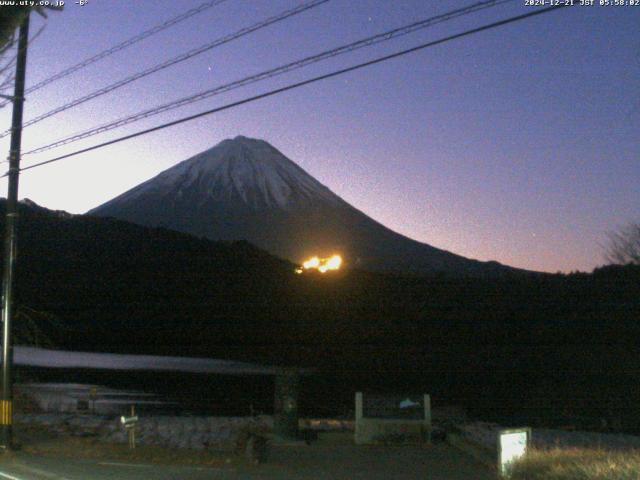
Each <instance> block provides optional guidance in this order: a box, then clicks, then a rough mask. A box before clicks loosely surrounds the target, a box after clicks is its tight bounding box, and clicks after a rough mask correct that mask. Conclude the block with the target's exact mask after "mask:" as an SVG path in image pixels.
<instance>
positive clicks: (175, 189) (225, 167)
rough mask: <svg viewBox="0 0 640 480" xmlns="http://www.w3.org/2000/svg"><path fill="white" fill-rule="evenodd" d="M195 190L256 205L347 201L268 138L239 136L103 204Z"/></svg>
mask: <svg viewBox="0 0 640 480" xmlns="http://www.w3.org/2000/svg"><path fill="white" fill-rule="evenodd" d="M195 192H197V193H198V195H199V196H200V202H199V203H206V202H207V201H217V202H228V201H232V202H240V203H243V204H244V205H245V206H246V207H249V208H251V209H255V210H262V209H272V208H275V209H283V210H287V209H291V208H296V207H300V206H310V205H313V204H314V203H318V202H324V203H328V204H333V205H340V204H341V203H344V202H342V200H341V199H340V197H338V196H337V195H335V194H334V193H332V192H331V191H330V190H329V189H328V188H327V187H325V186H324V185H322V184H321V183H320V182H318V181H317V180H316V179H315V178H313V177H312V176H310V175H309V174H308V173H307V172H305V171H304V170H303V169H302V168H300V167H299V166H298V165H296V164H295V163H293V162H292V161H291V160H289V159H288V158H287V157H285V156H284V155H283V154H282V153H280V152H279V151H278V150H276V149H275V148H273V147H272V146H271V145H269V144H268V143H267V142H265V141H263V140H255V139H251V138H247V137H243V136H238V137H236V138H234V139H233V140H230V139H227V140H224V141H222V142H220V143H219V144H218V145H216V146H215V147H213V148H211V149H209V150H206V151H204V152H202V153H199V154H198V155H196V156H194V157H192V158H190V159H188V160H185V161H184V162H181V163H179V164H178V165H176V166H175V167H173V168H170V169H169V170H165V171H164V172H162V173H161V174H160V175H158V176H157V177H155V178H152V179H151V180H149V181H147V182H144V183H142V184H141V185H139V186H138V187H136V188H134V189H132V190H130V191H129V192H126V193H125V194H124V195H121V196H119V197H117V198H116V199H114V200H112V201H111V202H109V203H108V204H105V205H103V206H104V207H106V206H107V205H118V204H122V203H123V202H131V201H134V200H136V199H137V198H140V197H144V196H146V195H149V194H152V195H163V194H165V193H172V194H175V195H176V200H179V199H180V198H182V197H183V196H185V195H188V196H193V195H194V193H195ZM165 200H166V201H168V200H169V199H168V198H166V199H165Z"/></svg>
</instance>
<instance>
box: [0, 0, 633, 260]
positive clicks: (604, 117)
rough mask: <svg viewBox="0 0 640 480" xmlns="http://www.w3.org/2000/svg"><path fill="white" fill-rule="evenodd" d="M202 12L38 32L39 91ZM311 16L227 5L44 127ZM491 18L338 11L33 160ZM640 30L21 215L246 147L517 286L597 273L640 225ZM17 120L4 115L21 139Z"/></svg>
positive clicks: (475, 40) (159, 5)
mask: <svg viewBox="0 0 640 480" xmlns="http://www.w3.org/2000/svg"><path fill="white" fill-rule="evenodd" d="M203 1H204V0H154V1H148V0H145V1H134V2H132V1H124V0H88V2H87V4H86V5H84V6H79V5H76V4H75V3H74V1H71V0H69V1H67V2H66V3H67V5H66V7H65V11H64V12H62V13H51V14H50V15H49V19H48V21H46V22H45V21H44V20H43V19H41V18H39V17H36V16H34V17H33V20H34V21H33V22H32V25H31V32H32V34H35V33H36V32H37V31H38V29H39V27H40V26H42V25H44V24H46V28H45V30H44V31H43V33H42V34H41V35H40V36H39V37H38V38H37V39H36V40H34V42H33V43H32V46H31V47H30V51H29V62H28V70H27V86H29V85H33V84H35V83H37V82H39V81H41V80H43V79H45V78H47V77H49V76H51V75H53V74H55V73H57V72H58V71H60V70H62V69H64V68H66V67H68V66H71V65H73V64H74V63H76V62H78V61H80V60H83V59H84V58H86V57H90V56H92V55H94V54H96V53H98V52H100V51H101V50H104V49H106V48H109V47H110V46H112V45H114V44H116V43H119V42H121V41H123V40H126V39H128V38H129V37H132V36H133V35H136V34H137V33H140V32H141V31H143V30H147V29H148V28H151V27H153V26H155V25H157V24H159V23H161V22H163V21H164V20H166V19H169V18H171V17H173V16H175V15H178V14H179V13H181V12H183V11H185V10H188V9H190V8H193V7H195V6H198V5H200V4H201V3H202V2H203ZM578 1H579V0H576V2H578ZM299 3H300V2H299V1H296V0H269V1H264V0H262V1H259V0H227V1H226V2H225V3H223V4H221V5H219V6H216V7H214V8H211V9H209V10H207V11H206V12H205V13H202V14H200V15H198V16H196V17H193V18H191V19H189V20H187V21H185V22H183V23H181V24H179V25H177V26H174V27H172V28H170V29H168V30H166V31H164V32H162V33H160V34H158V35H155V36H153V37H151V38H148V39H146V40H144V41H143V42H141V43H139V44H137V45H135V46H133V47H130V48H128V49H126V50H123V51H121V52H119V53H117V54H115V55H112V56H110V57H108V58H106V59H104V60H102V61H100V62H98V63H96V64H94V65H92V66H90V67H88V68H85V69H83V70H81V71H79V72H76V73H74V74H73V75H71V76H69V77H67V78H66V79H64V80H61V81H59V82H56V83H54V84H52V85H50V86H47V87H45V88H42V89H41V90H39V91H37V92H34V93H33V94H31V95H30V96H29V97H28V98H27V103H26V105H25V120H29V119H31V118H33V117H35V116H37V115H38V114H40V113H43V112H45V111H48V110H50V109H52V108H55V107H57V106H59V105H61V104H63V103H66V102H68V101H70V100H72V99H74V98H76V97H79V96H82V95H85V94H87V93H90V92H92V91H93V90H95V89H97V88H100V87H103V86H106V85H109V84H111V83H113V82H115V81H117V80H120V79H121V78H123V77H126V76H128V75H130V74H133V73H136V72H138V71H140V70H143V69H145V68H148V67H151V66H153V65H155V64H157V63H160V62H162V61H164V60H166V59H168V58H170V57H173V56H175V55H178V54H180V53H183V52H185V51H187V50H189V49H191V48H194V47H198V46H200V45H202V44H204V43H207V42H210V41H212V40H214V39H216V38H218V37H221V36H223V35H226V34H229V33H232V32H235V31H236V30H239V29H240V28H243V27H246V26H248V25H251V24H253V23H255V22H257V21H260V20H262V19H265V18H267V17H269V16H271V15H275V14H278V13H280V12H281V11H283V10H285V9H287V8H291V7H294V6H296V5H298V4H299ZM472 3H476V0H470V1H467V0H465V1H462V0H438V1H427V2H425V1H424V0H394V1H391V0H356V1H352V0H331V1H330V2H329V3H327V4H324V5H322V6H319V7H317V8H315V9H313V10H310V11H307V12H304V13H302V14H300V15H297V16H295V17H293V18H290V19H288V20H286V21H284V22H282V23H279V24H277V25H272V26H270V27H267V28H265V29H263V30H261V31H259V32H256V33H253V34H250V35H248V36H245V37H243V38H241V39H239V40H236V41H234V42H232V43H229V44H226V45H224V46H222V47H218V48H216V49H214V50H211V51H209V52H207V53H204V54H202V55H200V56H197V57H195V58H192V59H190V60H187V61H186V62H183V63H181V64H179V65H175V66H173V67H170V68H168V69H166V70H164V71H162V72H159V73H156V74H154V75H152V76H149V77H146V78H145V79H143V80H140V81H137V82H134V83H133V84H130V85H128V86H127V87H124V88H122V89H119V90H117V91H115V92H112V93H110V94H107V95H105V96H103V97H101V98H99V99H96V100H93V101H90V102H87V103H85V104H83V105H81V106H78V107H76V108H73V109H70V110H68V111H66V112H63V113H61V114H58V115H56V116H54V117H52V118H50V119H47V120H45V121H43V122H41V123H39V124H37V125H34V126H32V127H28V128H27V129H25V131H24V135H23V150H24V151H27V150H29V149H30V148H33V147H37V146H40V145H43V144H45V143H48V142H49V141H53V140H57V139H58V138H60V137H64V136H66V135H68V134H71V133H75V132H78V131H82V130H84V129H87V128H89V127H92V126H96V125H98V124H102V123H104V122H107V121H110V120H113V119H116V118H119V117H121V116H123V115H127V114H130V113H135V112H137V111H139V110H142V109H145V108H149V107H153V106H155V105H158V104H161V103H163V102H167V101H170V100H173V99H178V98H181V97H183V96H186V95H189V94H192V93H196V92H198V91H201V90H204V89H206V88H210V87H215V86H216V85H219V84H222V83H226V82H228V81H233V80H236V79H240V78H242V77H245V76H248V75H251V74H254V73H258V72H260V71H262V70H266V69H268V68H272V67H276V66H278V65H281V64H283V63H286V62H289V61H293V60H297V59H299V58H302V57H304V56H307V55H310V54H313V53H319V52H321V51H323V50H326V49H329V48H333V47H337V46H340V45H342V44H344V43H348V42H351V41H354V40H358V39H360V38H362V37H365V36H368V35H373V34H375V33H379V32H383V31H385V30H388V29H391V28H395V27H399V26H402V25H405V24H407V23H411V22H414V21H417V20H420V19H423V18H427V17H430V16H433V15H436V14H439V13H444V12H446V11H448V10H451V9H454V8H459V7H462V6H466V5H470V4H472ZM596 3H598V2H597V1H596ZM532 8H533V7H527V6H525V0H515V1H513V2H511V3H508V4H506V5H502V6H498V7H496V8H492V9H489V10H486V11H483V12H481V13H476V14H471V15H468V16H466V17H464V18H461V19H457V20H453V21H451V22H446V23H443V24H440V25H438V26H436V27H433V28H428V29H426V30H423V31H420V32H417V33H413V34H410V35H408V36H405V37H402V38H401V39H396V40H392V41H389V42H386V43H384V44H381V45H377V46H374V47H371V48H366V49H363V50H360V51H358V52H355V53H351V54H347V55H344V56H341V57H338V58H334V59H330V60H327V61H324V62H320V63H317V64H315V65H312V66H310V67H306V68H304V69H301V70H298V71H296V72H293V73H291V74H287V75H284V76H280V77H276V78H275V79H271V80H267V81H263V82H259V83H256V84H253V85H250V86H247V87H243V88H241V89H238V90H234V91H233V92H230V93H228V94H224V95H221V96H217V97H213V98H210V99H208V100H205V101H202V102H198V103H195V104H192V105H190V106H187V107H183V108H180V109H177V110H173V111H171V112H166V113H164V114H161V115H157V116H154V117H152V118H149V119H146V120H144V121H141V122H137V123H134V124H131V125H128V126H126V127H123V128H120V129H116V130H113V131H111V132H109V133H107V134H103V135H99V136H94V137H92V138H89V139H86V140H84V141H81V142H77V143H74V144H71V145H68V146H66V147H62V148H58V149H55V150H50V151H48V152H45V153H42V154H37V155H28V156H24V157H23V166H27V165H29V164H30V163H34V162H36V161H42V160H47V159H49V158H52V157H54V156H58V155H61V154H64V153H67V152H71V151H74V150H77V149H79V148H81V147H86V146H90V145H93V144H95V143H98V142H102V141H105V140H108V139H111V138H116V137H119V136H122V135H125V134H127V133H133V132H135V131H138V130H140V129H142V128H147V127H151V126H154V125H157V124H160V123H164V122H166V121H170V120H173V119H177V118H179V117H182V116H186V115H188V114H192V113H196V112H199V111H203V110H206V109H210V108H214V107H216V106H219V105H223V104H225V103H228V102H230V101H233V100H237V99H241V98H244V97H247V96H251V95H255V94H257V93H260V92H263V91H267V90H269V89H272V88H276V87H279V86H283V85H286V84H288V83H291V82H294V81H299V80H302V79H305V78H309V77H311V76H314V75H318V74H321V73H325V72H329V71H331V70H334V69H337V68H341V67H345V66H348V65H351V64H353V63H357V62H360V61H364V60H367V59H370V58H373V57H376V56H379V55H382V54H385V53H390V52H393V51H396V50H401V49H403V48H408V47H411V46H414V45H418V44H420V43H424V42H427V41H429V40H433V39H437V38H440V37H443V36H446V35H449V34H452V33H457V32H460V31H463V30H465V29H468V28H472V27H475V26H479V25H481V24H483V23H489V22H490V21H495V20H498V19H502V18H506V17H508V16H512V15H517V14H522V13H525V12H528V11H531V9H532ZM639 24H640V7H631V6H625V7H600V6H594V7H582V6H576V7H573V8H568V9H562V10H560V11H558V12H552V13H549V14H545V15H541V16H538V17H534V18H533V19H529V20H525V21H522V22H517V23H514V24H511V25H508V26H505V27H500V28H497V29H494V30H491V31H488V32H482V33H479V34H476V35H473V36H470V37H466V38H464V39H460V40H454V41H452V42H449V43H446V44H444V45H439V46H436V47H433V48H429V49H426V50H423V51H421V52H418V53H413V54H410V55H407V56H404V57H402V58H399V59H395V60H391V61H389V62H385V63H383V64H379V65H376V66H373V67H369V68H367V69H364V70H360V71H357V72H353V73H350V74H347V75H344V76H341V77H338V78H334V79H330V80H327V81H324V82H321V83H316V84H314V85H310V86H307V87H303V88H301V89H298V90H295V91H291V92H287V93H284V94H282V95H278V96H276V97H271V98H269V99H266V100H262V101H258V102H255V103H252V104H248V105H244V106H241V107H238V108H235V109H233V110H229V111H226V112H223V113H220V114H216V115H213V116H209V117H205V118H201V119H198V120H195V121H192V122H188V123H184V124H181V125H179V126H176V127H172V128H170V129H166V130H163V131H160V132H156V133H153V134H150V135H145V136H143V137H140V138H137V139H134V140H131V141H127V142H123V143H120V144H118V145H114V146H110V147H107V148H104V149H101V150H98V151H95V152H91V153H87V154H84V155H81V156H77V157H74V158H70V159H67V160H63V161H61V162H57V163H54V164H52V165H48V166H44V167H40V168H36V169H33V170H28V171H25V172H24V173H23V174H22V176H21V180H20V197H21V198H24V197H28V198H31V199H32V200H34V201H36V202H37V203H39V204H41V205H44V206H46V207H48V208H54V209H64V210H67V211H70V212H73V213H83V212H85V211H87V210H88V209H90V208H92V207H95V206H97V205H99V204H101V203H103V202H105V201H107V200H109V199H111V198H112V197H114V196H116V195H118V194H120V193H122V192H123V191H125V190H127V189H129V188H131V187H133V186H135V185H137V184H138V183H140V182H142V181H144V180H146V179H148V178H150V177H152V176H154V175H156V174H157V173H159V172H160V171H162V170H165V169H167V168H169V167H171V166H172V165H174V164H176V163H178V162H180V161H182V160H184V159H186V158H188V157H190V156H192V155H194V154H196V153H198V152H200V151H202V150H205V149H207V148H210V147H212V146H213V145H215V144H216V143H218V142H219V141H221V140H223V139H225V138H228V137H235V136H236V135H239V134H242V135H246V136H250V137H257V138H262V139H265V140H267V141H268V142H270V143H271V144H272V145H274V146H275V147H276V148H278V149H279V150H281V151H282V152H283V153H284V154H285V155H286V156H288V157H289V158H291V159H292V160H293V161H295V162H297V163H298V164H299V165H300V166H302V167H303V168H304V169H305V170H307V171H308V172H309V173H310V174H311V175H313V176H314V177H316V178H317V179H318V180H320V181H321V182H322V183H324V184H325V185H327V186H328V187H329V188H330V189H331V190H333V191H334V192H335V193H337V194H338V195H340V196H341V197H343V198H344V199H345V200H346V201H348V202H349V203H351V204H352V205H354V206H355V207H357V208H359V209H360V210H362V211H364V212H365V213H367V214H368V215H370V216H371V217H373V218H374V219H376V220H378V221H379V222H381V223H383V224H385V225H386V226H388V227H390V228H391V229H393V230H395V231H398V232H400V233H402V234H405V235H407V236H409V237H412V238H414V239H417V240H419V241H423V242H426V243H429V244H431V245H433V246H436V247H439V248H444V249H447V250H450V251H452V252H455V253H457V254H461V255H464V256H467V257H471V258H476V259H480V260H497V261H499V262H501V263H505V264H509V265H513V266H516V267H522V268H528V269H534V270H544V271H551V272H555V271H570V270H576V269H578V270H591V269H592V268H594V267H595V266H597V265H601V264H602V263H603V258H602V253H603V247H602V245H603V244H604V243H605V241H606V232H607V231H610V230H613V229H615V228H616V227H618V226H620V225H622V224H624V223H627V222H629V221H638V220H640V188H639V187H638V184H639V180H640V161H639V160H640V134H639V133H638V125H639V122H638V120H639V119H640V88H639V87H640V85H639V82H638V78H640V37H639V36H638V25H639ZM10 113H11V109H10V108H9V107H5V108H4V109H3V110H2V111H0V122H1V123H0V126H1V129H2V130H4V129H6V128H8V127H9V126H10ZM8 145H9V142H8V138H3V139H2V140H0V149H3V150H2V151H4V152H8ZM5 165H6V164H5ZM0 192H1V195H2V196H6V180H2V181H1V182H0Z"/></svg>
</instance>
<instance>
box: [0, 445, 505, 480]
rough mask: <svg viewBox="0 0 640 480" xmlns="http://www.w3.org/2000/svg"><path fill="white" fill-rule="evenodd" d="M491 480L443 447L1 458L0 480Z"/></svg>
mask: <svg viewBox="0 0 640 480" xmlns="http://www.w3.org/2000/svg"><path fill="white" fill-rule="evenodd" d="M5 479H6V480H111V479H119V480H204V479H207V480H210V479H213V480H217V479H219V480H279V479H292V480H318V479H320V480H323V479H330V480H356V479H363V480H389V479H393V480H418V479H419V480H469V479H473V480H493V479H495V475H494V474H493V473H492V472H491V471H490V470H488V469H487V468H486V467H484V466H482V465H481V464H479V463H476V462H475V461H474V460H473V459H471V458H470V457H468V456H467V455H466V454H464V453H462V452H460V451H459V450H457V449H455V448H453V447H451V446H449V445H445V444H438V445H433V446H429V447H425V448H419V447H382V446H381V447H362V446H355V445H312V446H297V447H276V448H274V449H273V450H272V452H271V455H270V458H269V461H268V462H267V463H266V464H264V465H259V466H251V465H243V466H229V467H221V468H213V467H194V466H167V465H150V464H133V463H125V462H106V461H89V460H69V459H60V458H55V457H48V456H35V455H29V454H26V453H21V452H18V453H13V454H9V455H8V456H6V457H4V458H2V457H0V480H5Z"/></svg>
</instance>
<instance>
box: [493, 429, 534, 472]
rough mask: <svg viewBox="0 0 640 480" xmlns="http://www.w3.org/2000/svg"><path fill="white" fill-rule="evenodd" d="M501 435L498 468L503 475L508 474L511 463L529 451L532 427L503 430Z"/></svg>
mask: <svg viewBox="0 0 640 480" xmlns="http://www.w3.org/2000/svg"><path fill="white" fill-rule="evenodd" d="M499 435H500V436H499V437H498V468H499V469H500V474H501V475H502V476H508V474H509V467H510V465H511V463H512V462H514V461H515V460H517V459H519V458H520V457H522V456H523V455H524V454H525V453H527V448H529V442H530V441H531V429H530V428H518V429H511V430H501V431H500V434H499Z"/></svg>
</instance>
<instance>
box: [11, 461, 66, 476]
mask: <svg viewBox="0 0 640 480" xmlns="http://www.w3.org/2000/svg"><path fill="white" fill-rule="evenodd" d="M16 466H17V467H18V468H20V469H22V470H26V471H27V472H29V473H35V474H36V475H40V476H41V477H45V478H52V479H53V480H69V479H68V478H67V477H63V476H62V475H56V474H55V473H51V472H47V471H45V470H40V469H39V468H35V467H30V466H28V465H25V464H24V463H16Z"/></svg>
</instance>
